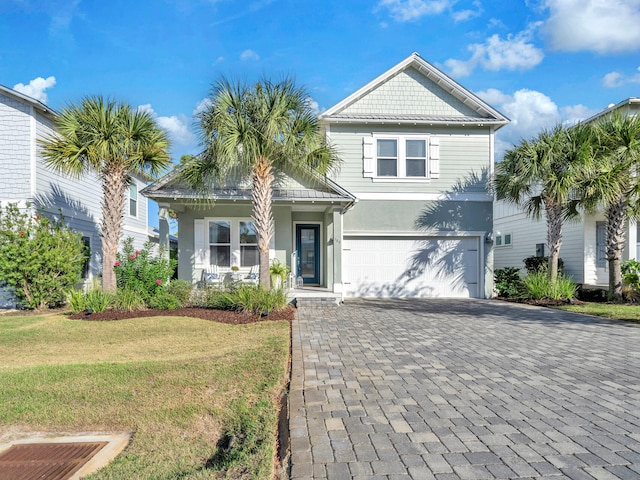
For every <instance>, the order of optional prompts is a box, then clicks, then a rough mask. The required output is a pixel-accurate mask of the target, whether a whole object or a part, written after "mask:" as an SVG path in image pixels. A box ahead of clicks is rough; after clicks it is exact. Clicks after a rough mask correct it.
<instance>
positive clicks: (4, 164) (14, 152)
mask: <svg viewBox="0 0 640 480" xmlns="http://www.w3.org/2000/svg"><path fill="white" fill-rule="evenodd" d="M56 115H57V114H56V112H55V111H54V110H52V109H51V108H49V107H48V106H46V105H45V104H43V103H41V102H39V101H38V100H35V99H33V98H31V97H28V96H27V95H24V94H22V93H19V92H16V91H15V90H12V89H10V88H7V87H4V86H2V85H0V172H2V175H1V176H0V205H2V206H6V205H7V204H9V203H16V204H18V205H19V206H20V207H21V208H26V206H27V204H31V208H32V209H34V210H40V209H43V210H44V212H45V213H48V214H51V215H58V214H59V213H60V211H62V214H63V215H64V217H65V220H66V223H67V224H68V225H69V226H70V227H71V228H73V229H74V230H76V231H78V232H81V233H82V236H83V240H84V242H85V243H86V244H87V245H88V246H89V247H90V249H91V258H90V261H89V263H88V265H87V267H86V268H85V272H84V273H83V277H84V278H85V279H86V280H91V278H92V277H94V276H95V275H99V274H100V270H101V266H102V263H101V258H102V247H101V240H100V234H99V228H100V219H101V216H102V213H101V206H100V202H101V200H102V189H101V185H100V181H99V180H98V178H97V177H96V176H95V175H85V176H83V177H82V178H81V179H73V178H70V177H67V176H64V175H61V174H59V173H56V172H54V171H52V170H51V169H49V168H47V167H46V166H45V165H44V163H43V159H42V156H41V155H40V147H39V145H38V139H41V138H44V137H46V136H48V135H49V134H51V133H52V132H53V131H54V119H55V117H56ZM145 186H146V184H145V182H144V181H143V180H141V179H138V178H135V179H134V181H133V182H132V183H131V186H130V190H129V198H128V199H127V202H126V205H125V211H124V212H123V216H124V225H123V231H122V238H123V239H124V238H126V237H129V236H130V237H133V238H134V245H135V246H136V247H141V246H142V245H143V243H144V242H146V241H148V240H149V235H148V230H147V228H148V227H147V212H148V200H147V198H146V197H144V196H143V195H141V194H140V191H141V190H142V189H143V188H144V187H145ZM0 281H1V279H0ZM13 305H14V302H13V298H12V296H11V295H9V294H7V292H6V291H4V293H3V291H2V290H1V289H0V308H3V307H4V308H7V307H12V306H13Z"/></svg>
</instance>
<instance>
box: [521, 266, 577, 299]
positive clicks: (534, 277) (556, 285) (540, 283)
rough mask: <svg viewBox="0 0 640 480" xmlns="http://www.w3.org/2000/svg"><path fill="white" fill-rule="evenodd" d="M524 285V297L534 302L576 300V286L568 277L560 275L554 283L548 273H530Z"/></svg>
mask: <svg viewBox="0 0 640 480" xmlns="http://www.w3.org/2000/svg"><path fill="white" fill-rule="evenodd" d="M522 283H523V286H524V292H523V295H524V296H525V297H526V298H530V299H533V300H543V299H549V300H564V299H569V298H574V297H575V294H576V284H575V283H573V280H572V279H571V278H570V277H568V276H566V275H558V278H557V280H556V281H555V282H552V281H551V280H549V277H548V275H547V273H546V272H536V273H530V274H529V275H527V276H526V277H525V278H524V280H523V282H522Z"/></svg>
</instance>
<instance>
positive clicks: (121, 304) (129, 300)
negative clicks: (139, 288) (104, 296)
mask: <svg viewBox="0 0 640 480" xmlns="http://www.w3.org/2000/svg"><path fill="white" fill-rule="evenodd" d="M146 306H147V304H146V302H145V301H144V298H142V295H140V293H139V292H136V291H135V290H130V289H128V288H125V289H118V291H117V292H116V296H115V298H114V300H113V308H115V309H116V310H120V311H121V312H137V311H139V310H144V309H145V308H146Z"/></svg>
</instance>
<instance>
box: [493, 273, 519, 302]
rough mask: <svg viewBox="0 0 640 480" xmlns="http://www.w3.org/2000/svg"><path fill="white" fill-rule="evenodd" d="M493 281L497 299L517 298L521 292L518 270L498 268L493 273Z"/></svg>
mask: <svg viewBox="0 0 640 480" xmlns="http://www.w3.org/2000/svg"><path fill="white" fill-rule="evenodd" d="M493 279H494V284H495V288H496V291H497V292H498V296H499V297H517V296H519V295H520V293H521V292H522V279H521V278H520V269H519V268H516V267H505V268H498V269H497V270H496V271H495V272H494V273H493Z"/></svg>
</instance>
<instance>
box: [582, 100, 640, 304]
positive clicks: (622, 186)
mask: <svg viewBox="0 0 640 480" xmlns="http://www.w3.org/2000/svg"><path fill="white" fill-rule="evenodd" d="M594 131H595V135H594V143H593V145H594V147H593V148H594V150H595V155H594V157H593V162H592V163H591V164H590V170H589V173H588V175H587V176H586V178H585V181H584V182H583V185H582V188H583V189H584V196H585V200H584V204H585V207H586V208H587V209H588V210H591V211H592V210H595V208H597V207H598V206H601V207H603V208H604V210H605V216H606V220H607V222H606V224H607V238H606V245H607V247H606V251H607V261H608V263H609V298H610V299H612V300H618V299H620V298H621V297H622V271H621V268H620V263H621V260H622V252H623V250H624V246H625V243H626V229H625V225H626V223H627V221H628V220H630V219H634V218H638V213H639V210H640V176H638V173H639V172H640V116H631V115H626V116H623V115H621V114H620V113H619V112H618V113H616V114H613V115H609V116H607V117H605V118H604V119H603V120H601V121H600V122H598V123H596V124H595V125H594Z"/></svg>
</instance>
